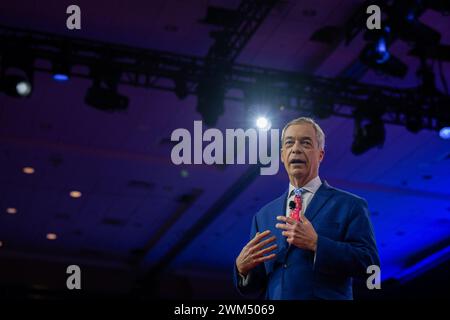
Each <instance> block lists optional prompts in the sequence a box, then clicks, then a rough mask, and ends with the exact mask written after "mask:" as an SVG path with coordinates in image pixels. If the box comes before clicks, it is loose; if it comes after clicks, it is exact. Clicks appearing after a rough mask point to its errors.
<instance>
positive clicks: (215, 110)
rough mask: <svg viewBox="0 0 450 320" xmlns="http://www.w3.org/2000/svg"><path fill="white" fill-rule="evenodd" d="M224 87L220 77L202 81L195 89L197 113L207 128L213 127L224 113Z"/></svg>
mask: <svg viewBox="0 0 450 320" xmlns="http://www.w3.org/2000/svg"><path fill="white" fill-rule="evenodd" d="M224 98H225V86H224V84H223V82H222V81H221V79H220V77H219V76H217V77H214V78H211V79H204V80H203V81H200V83H199V84H198V87H197V109H196V110H197V112H198V113H200V114H201V116H202V118H203V121H204V122H205V124H206V125H207V126H209V127H211V126H214V125H215V124H216V123H217V120H218V119H219V117H220V116H221V115H222V114H223V112H224Z"/></svg>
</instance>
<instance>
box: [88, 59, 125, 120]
mask: <svg viewBox="0 0 450 320" xmlns="http://www.w3.org/2000/svg"><path fill="white" fill-rule="evenodd" d="M91 74H92V77H93V79H94V80H93V84H92V87H90V88H89V89H88V91H87V93H86V96H85V99H84V101H85V103H86V104H88V105H90V106H91V107H94V108H96V109H99V110H102V111H107V112H114V111H123V110H126V109H127V108H128V97H126V96H124V95H121V94H119V93H118V92H117V87H118V83H119V80H120V73H119V72H115V71H114V70H107V69H106V68H101V69H100V68H94V69H92V70H91Z"/></svg>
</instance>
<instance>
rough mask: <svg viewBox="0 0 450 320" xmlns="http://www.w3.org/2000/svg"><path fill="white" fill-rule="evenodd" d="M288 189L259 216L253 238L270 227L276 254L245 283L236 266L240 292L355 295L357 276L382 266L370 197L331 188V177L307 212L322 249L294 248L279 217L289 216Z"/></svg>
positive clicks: (337, 297) (275, 295)
mask: <svg viewBox="0 0 450 320" xmlns="http://www.w3.org/2000/svg"><path fill="white" fill-rule="evenodd" d="M286 200H287V191H286V192H285V193H284V194H283V195H281V196H280V197H279V198H277V199H275V200H274V201H272V202H270V203H269V204H267V205H266V206H264V207H263V208H262V209H261V210H260V211H259V212H258V213H257V214H256V215H255V216H254V217H253V222H252V227H251V234H250V238H253V237H254V236H255V234H256V232H258V231H259V232H262V231H264V230H270V231H271V233H272V234H273V235H275V236H276V238H277V240H276V243H277V245H278V248H277V250H276V257H275V258H274V259H272V260H270V261H267V262H264V263H263V264H260V265H258V266H257V267H256V268H254V269H253V270H251V271H250V273H249V274H248V281H247V285H246V286H243V283H242V281H241V279H240V277H239V275H238V273H237V269H236V265H235V266H234V282H235V286H236V287H237V289H238V291H239V292H240V293H241V294H242V295H244V296H249V297H252V298H258V297H259V298H262V297H265V298H266V299H289V300H294V299H333V300H341V299H352V298H353V292H352V277H357V276H361V277H365V278H367V277H368V276H369V274H367V273H366V272H367V267H368V266H370V265H372V264H375V265H378V266H379V257H378V250H377V246H376V243H375V236H374V232H373V227H372V224H371V222H370V219H369V211H368V208H367V202H366V200H364V199H362V198H360V197H358V196H356V195H354V194H351V193H349V192H346V191H343V190H339V189H336V188H333V187H331V186H330V185H329V184H328V183H327V182H326V181H324V182H323V183H322V185H321V186H320V188H319V189H318V190H317V192H316V193H315V195H314V196H313V198H312V200H311V202H310V203H309V205H308V207H307V209H306V212H305V216H306V217H307V218H308V220H309V221H310V222H311V223H312V225H313V227H314V229H315V230H316V232H317V234H318V239H317V251H316V258H315V262H314V252H313V251H309V250H303V249H299V248H297V247H295V246H289V244H288V243H287V241H286V237H285V236H283V235H282V234H281V232H282V230H280V229H277V228H275V224H276V223H277V222H278V221H277V219H276V217H277V216H279V215H285V214H286Z"/></svg>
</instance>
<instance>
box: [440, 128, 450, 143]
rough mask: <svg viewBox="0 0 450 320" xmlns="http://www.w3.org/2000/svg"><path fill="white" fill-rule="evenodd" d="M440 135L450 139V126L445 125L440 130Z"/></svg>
mask: <svg viewBox="0 0 450 320" xmlns="http://www.w3.org/2000/svg"><path fill="white" fill-rule="evenodd" d="M439 136H440V137H441V138H442V139H444V140H449V139H450V127H443V128H442V129H441V130H439Z"/></svg>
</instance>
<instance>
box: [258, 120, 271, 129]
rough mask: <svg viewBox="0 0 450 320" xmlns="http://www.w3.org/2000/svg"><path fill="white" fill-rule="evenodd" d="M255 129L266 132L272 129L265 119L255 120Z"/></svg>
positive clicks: (268, 121)
mask: <svg viewBox="0 0 450 320" xmlns="http://www.w3.org/2000/svg"><path fill="white" fill-rule="evenodd" d="M256 127H257V128H258V129H260V130H264V131H267V130H269V129H270V128H271V127H272V123H271V122H270V120H269V119H267V118H266V117H259V118H258V119H256Z"/></svg>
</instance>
